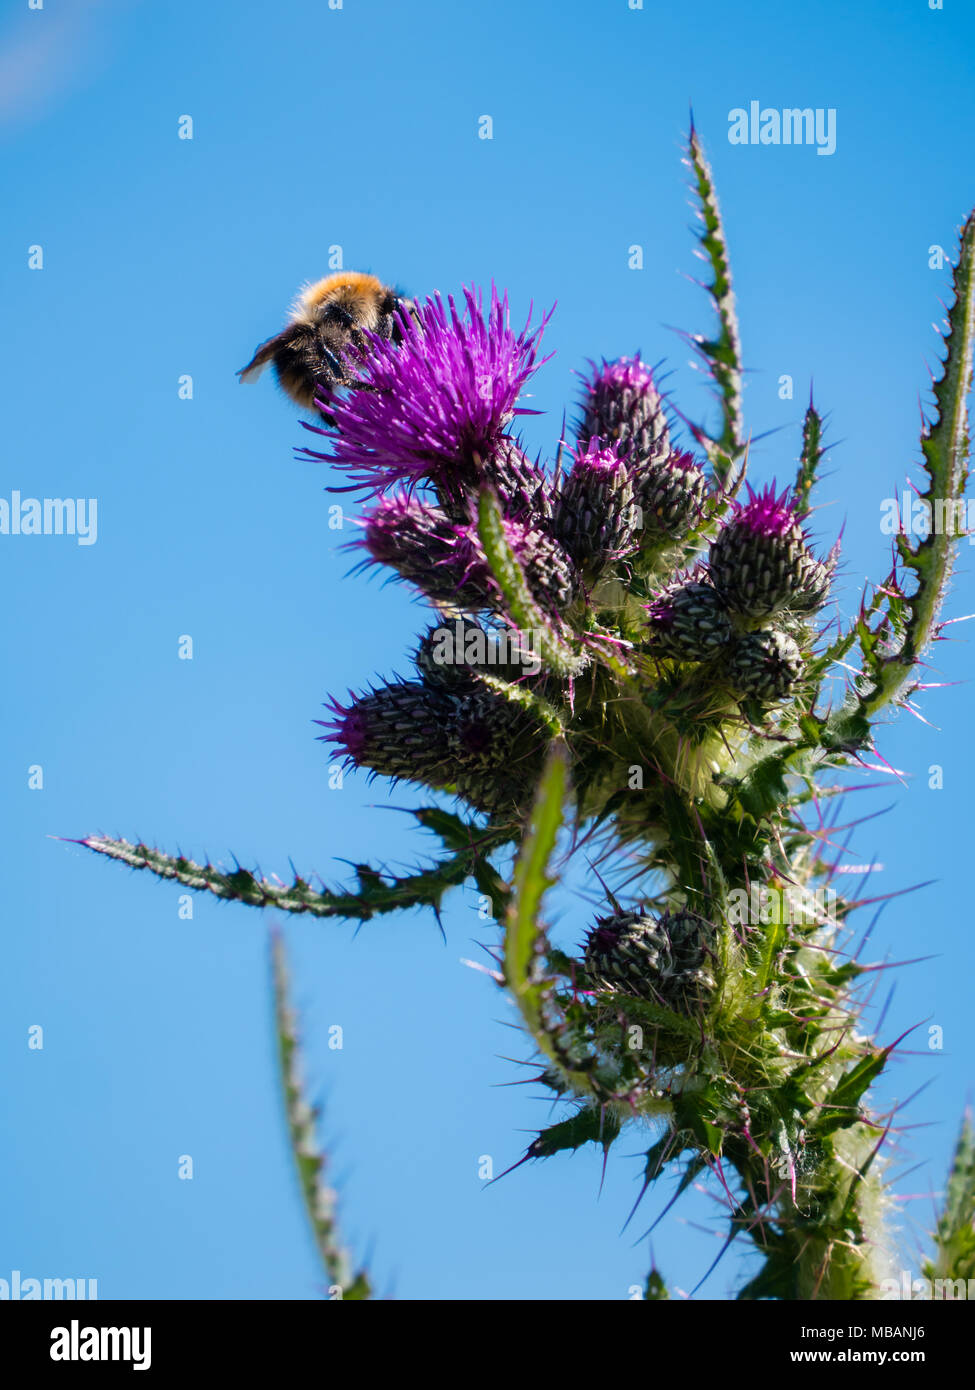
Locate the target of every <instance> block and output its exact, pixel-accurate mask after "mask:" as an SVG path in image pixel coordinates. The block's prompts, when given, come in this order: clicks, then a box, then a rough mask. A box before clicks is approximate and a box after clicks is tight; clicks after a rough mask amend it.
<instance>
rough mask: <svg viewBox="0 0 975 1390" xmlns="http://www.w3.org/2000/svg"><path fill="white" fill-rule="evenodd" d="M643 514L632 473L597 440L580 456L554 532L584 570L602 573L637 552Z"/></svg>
mask: <svg viewBox="0 0 975 1390" xmlns="http://www.w3.org/2000/svg"><path fill="white" fill-rule="evenodd" d="M637 519H638V513H637V512H636V511H635V509H634V506H633V486H632V483H631V482H630V474H629V469H628V468H627V465H626V463H625V461H624V460H623V459H622V458H620V456H619V454H618V453H617V450H616V448H615V447H611V448H606V447H603V446H601V445H600V444H599V441H598V440H596V439H593V440H591V441H590V443H589V446H588V448H587V449H586V450H585V451H582V450H580V452H579V453H578V454H577V455H576V459H575V462H574V463H573V465H572V470H571V472H570V473H569V476H568V477H567V478H566V480H565V483H564V484H563V486H562V491H561V493H560V494H559V497H558V501H557V504H556V509H555V517H554V520H553V524H552V529H553V532H554V534H555V536H556V538H557V539H558V540H560V541H561V542H562V544H563V545H564V546H565V548H566V550H567V551H568V552H569V554H570V555H571V556H572V558H573V560H575V562H576V564H577V565H579V566H580V567H581V568H584V569H588V570H589V571H590V573H598V571H599V570H601V569H603V568H604V567H605V566H606V565H607V564H610V563H611V562H612V561H613V560H616V559H618V558H619V557H620V556H621V555H625V554H626V553H627V552H628V551H629V550H630V549H632V547H633V539H634V536H635V534H636V529H637Z"/></svg>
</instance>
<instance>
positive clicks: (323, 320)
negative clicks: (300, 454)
mask: <svg viewBox="0 0 975 1390" xmlns="http://www.w3.org/2000/svg"><path fill="white" fill-rule="evenodd" d="M400 309H405V310H407V311H408V312H414V311H415V305H414V304H413V301H412V300H409V299H405V298H403V297H402V296H401V295H400V294H398V293H397V292H396V290H393V289H390V287H389V286H388V285H384V284H383V283H382V281H381V280H378V279H377V278H376V276H375V275H364V274H362V273H361V272H359V271H354V270H339V271H337V272H336V273H335V274H334V275H328V276H326V277H325V279H324V280H318V281H317V282H316V283H315V284H313V285H307V286H305V288H303V289H302V290H301V291H300V292H299V294H298V297H297V299H296V300H295V302H294V305H293V306H292V309H291V321H290V323H289V324H288V326H287V328H284V329H282V330H281V332H280V333H276V334H275V335H274V337H273V338H268V340H267V341H266V342H264V343H261V345H260V347H259V348H258V349H257V351H256V352H255V353H254V356H253V357H252V358H251V360H250V361H249V362H248V364H247V366H246V367H242V368H241V370H240V371H239V372H238V373H237V375H238V376H239V377H240V379H241V381H256V380H257V378H258V377H259V376H260V374H261V372H262V371H263V370H264V368H265V367H266V366H267V364H268V363H269V362H270V363H272V365H273V367H274V371H275V375H276V376H277V379H278V381H279V383H280V384H281V387H282V389H283V390H284V391H286V392H287V394H288V395H289V396H290V397H291V399H292V400H293V401H294V402H295V403H296V404H297V405H299V406H301V407H302V409H303V410H313V409H316V408H317V409H318V410H321V407H320V406H318V407H316V405H315V397H316V395H324V396H327V395H328V393H329V392H330V391H333V390H334V389H335V388H336V387H339V386H354V385H356V384H357V382H356V378H355V375H354V371H353V370H352V364H351V363H350V361H349V359H348V358H347V357H346V356H345V351H346V349H347V348H348V347H349V346H350V345H351V346H354V347H357V348H359V349H360V350H361V349H364V348H365V347H366V345H367V344H366V339H365V336H364V333H363V330H364V329H368V330H371V331H372V332H373V333H377V334H378V335H379V336H380V337H381V338H385V339H387V340H388V339H392V341H393V342H398V341H399V340H400V338H401V337H402V328H401V325H400V320H399V318H398V316H397V313H398V311H399V310H400ZM321 413H322V414H323V415H325V418H326V419H328V415H327V412H325V411H321Z"/></svg>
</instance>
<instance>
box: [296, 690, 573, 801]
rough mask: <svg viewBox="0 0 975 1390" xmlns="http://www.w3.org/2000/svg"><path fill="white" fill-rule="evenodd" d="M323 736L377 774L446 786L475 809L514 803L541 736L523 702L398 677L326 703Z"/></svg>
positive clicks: (533, 778) (533, 768)
mask: <svg viewBox="0 0 975 1390" xmlns="http://www.w3.org/2000/svg"><path fill="white" fill-rule="evenodd" d="M330 709H331V712H332V716H333V717H332V719H331V720H330V721H324V720H320V721H319V723H322V724H323V725H324V727H325V728H326V730H327V733H326V734H325V735H323V740H324V741H327V742H331V743H334V744H337V745H338V747H339V748H340V749H341V750H342V751H343V752H344V753H345V755H346V759H347V761H348V762H349V763H350V764H351V765H353V766H355V767H366V768H369V770H370V771H371V772H373V773H376V774H379V775H380V776H384V777H394V778H397V779H402V780H404V781H408V782H420V783H423V784H424V785H425V786H430V787H446V786H449V785H453V786H455V787H456V789H457V792H458V794H459V795H460V796H463V797H465V798H466V799H467V800H468V801H470V802H471V804H472V805H473V806H475V807H476V808H477V809H478V810H480V811H490V812H501V811H508V810H513V809H516V808H519V807H521V806H522V805H523V804H524V802H525V800H526V798H527V799H529V800H530V797H531V793H532V791H533V790H534V787H535V784H536V782H537V779H538V777H539V775H540V772H541V766H542V762H543V760H544V757H545V750H546V747H547V742H548V740H547V736H546V733H545V731H544V730H543V728H542V727H541V725H540V723H539V721H538V719H537V717H536V716H535V714H534V713H533V712H532V711H531V710H530V709H527V708H525V707H524V706H523V705H521V704H518V703H516V702H514V701H512V700H508V699H505V697H504V696H503V695H500V694H497V693H496V692H494V691H492V690H483V691H480V690H475V691H471V692H467V691H464V692H459V691H452V690H450V691H448V690H445V689H442V688H439V687H437V686H433V685H428V684H421V683H420V682H417V681H397V682H393V683H391V684H389V685H385V686H381V687H380V688H379V689H378V690H372V691H370V692H369V694H368V695H361V696H355V697H353V700H352V703H351V704H350V705H347V706H343V705H340V704H339V703H338V702H337V701H335V700H333V701H332V702H331V704H330Z"/></svg>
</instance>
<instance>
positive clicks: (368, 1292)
mask: <svg viewBox="0 0 975 1390" xmlns="http://www.w3.org/2000/svg"><path fill="white" fill-rule="evenodd" d="M271 983H272V990H273V997H274V1020H275V1033H276V1036H277V1043H278V1060H279V1064H280V1076H281V1090H282V1093H283V1095H284V1106H285V1114H286V1117H287V1121H288V1137H289V1139H290V1142H291V1151H292V1154H293V1155H294V1160H295V1167H296V1168H297V1170H298V1179H299V1182H300V1184H301V1195H302V1199H303V1200H304V1204H305V1210H306V1212H307V1214H308V1220H309V1222H310V1223H311V1228H312V1232H313V1234H314V1237H315V1244H316V1246H317V1247H318V1253H319V1256H320V1257H321V1261H322V1264H323V1265H324V1266H325V1273H326V1274H327V1276H328V1281H329V1284H330V1285H331V1287H332V1289H335V1290H340V1291H341V1292H340V1294H339V1296H340V1297H341V1298H342V1300H343V1301H349V1300H356V1301H361V1300H364V1299H368V1298H371V1297H372V1289H371V1286H370V1283H369V1278H368V1275H367V1274H366V1272H365V1270H362V1269H360V1270H359V1271H358V1272H355V1273H354V1272H353V1270H352V1266H351V1264H350V1262H349V1257H348V1254H347V1252H346V1250H345V1249H344V1248H343V1246H342V1243H341V1239H340V1235H339V1228H338V1218H337V1214H336V1194H335V1192H334V1191H333V1189H332V1188H330V1187H329V1186H328V1185H327V1184H326V1183H325V1182H324V1181H323V1175H324V1172H325V1168H326V1157H325V1154H324V1153H323V1152H322V1151H321V1149H320V1148H319V1147H318V1144H317V1139H316V1135H315V1126H316V1122H317V1120H318V1112H317V1110H316V1109H315V1108H314V1107H313V1106H311V1105H309V1103H308V1101H307V1100H306V1099H305V1095H304V1086H303V1082H302V1076H301V1067H300V1057H299V1046H298V1034H297V1028H296V1023H295V1014H294V1010H293V1009H292V1007H291V1004H290V1001H289V994H288V968H287V962H286V960H285V951H284V942H283V939H282V937H281V935H280V933H279V932H272V933H271Z"/></svg>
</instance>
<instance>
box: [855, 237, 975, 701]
mask: <svg viewBox="0 0 975 1390" xmlns="http://www.w3.org/2000/svg"><path fill="white" fill-rule="evenodd" d="M953 286H954V295H955V299H954V303H953V305H952V307H951V309H950V310H949V311H948V328H947V332H946V334H945V344H946V347H947V353H946V356H945V360H944V364H943V368H942V372H941V376H940V378H939V379H938V381H937V382H936V383H935V386H934V400H935V411H934V417H933V419H932V420H931V421H930V422H929V424H927V425H926V427H925V430H924V432H923V434H922V436H921V449H922V452H923V454H924V471H925V473H926V475H927V480H928V486H927V490H926V491H925V492H923V493H921V494H920V497H921V499H922V500H925V501H927V502H928V503H929V504H930V506H931V507H932V509H933V517H932V526H931V530H930V532H929V534H928V535H927V536H926V537H925V538H924V539H921V540H918V541H917V542H916V544H912V543H911V542H910V541H909V540H908V538H907V537H906V536H903V535H901V536H898V550H899V554H900V559H901V563H902V565H903V566H904V568H905V569H906V570H911V571H913V572H914V575H915V577H916V579H917V589H916V592H915V593H914V594H913V595H911V596H907V595H904V594H900V593H892V595H891V597H890V599H889V601H888V603H887V608H886V615H885V616H886V619H887V631H886V632H883V631H881V632H880V633H879V635H881V636H885V637H888V638H893V639H894V641H893V642H892V643H891V644H890V645H892V646H893V650H892V651H884V653H883V657H882V660H880V661H875V662H874V663H872V665H873V669H872V671H871V676H872V679H871V681H870V682H869V688H868V689H866V690H864V691H863V692H862V697H861V706H862V709H863V711H864V713H865V714H867V715H871V714H874V713H876V711H877V710H879V709H882V708H883V707H884V706H885V705H887V704H889V703H890V702H891V701H892V700H895V699H896V698H897V697H898V696H899V695H900V694H901V692H902V690H903V687H904V685H905V683H906V682H907V681H908V679H909V678H910V676H911V674H912V672H913V671H914V670H915V668H916V666H917V663H918V661H919V660H920V658H921V656H922V655H923V653H924V651H925V649H926V647H927V646H928V643H929V642H930V641H931V639H932V638H933V637H934V636H936V625H937V617H938V612H939V610H940V607H941V602H942V600H943V598H944V595H945V591H946V589H947V585H948V580H949V578H950V575H951V566H952V558H953V551H954V546H955V544H956V543H957V541H958V539H959V538H960V529H959V527H958V526H957V524H956V521H957V515H956V512H957V508H958V505H959V504H960V503H961V502H962V499H963V496H964V491H965V484H966V482H967V479H968V454H969V435H968V395H969V392H970V390H971V385H972V351H973V344H975V212H972V213H971V214H970V215H969V218H968V221H967V222H966V223H965V226H964V227H963V229H962V233H961V245H960V248H959V252H958V260H957V264H956V265H955V269H954V274H953Z"/></svg>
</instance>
